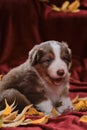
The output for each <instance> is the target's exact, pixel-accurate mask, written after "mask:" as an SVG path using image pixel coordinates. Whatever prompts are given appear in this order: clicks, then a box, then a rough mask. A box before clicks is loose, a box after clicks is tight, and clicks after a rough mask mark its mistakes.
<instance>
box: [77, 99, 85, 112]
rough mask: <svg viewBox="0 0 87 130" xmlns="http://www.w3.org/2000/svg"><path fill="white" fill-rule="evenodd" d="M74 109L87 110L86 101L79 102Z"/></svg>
mask: <svg viewBox="0 0 87 130" xmlns="http://www.w3.org/2000/svg"><path fill="white" fill-rule="evenodd" d="M74 109H75V110H76V111H83V110H86V106H85V102H84V101H79V102H78V103H76V104H74Z"/></svg>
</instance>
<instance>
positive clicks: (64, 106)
mask: <svg viewBox="0 0 87 130" xmlns="http://www.w3.org/2000/svg"><path fill="white" fill-rule="evenodd" d="M60 101H61V102H62V106H60V107H58V112H59V113H63V112H64V111H66V110H68V109H69V110H70V109H73V106H72V103H71V100H70V98H69V97H61V100H60Z"/></svg>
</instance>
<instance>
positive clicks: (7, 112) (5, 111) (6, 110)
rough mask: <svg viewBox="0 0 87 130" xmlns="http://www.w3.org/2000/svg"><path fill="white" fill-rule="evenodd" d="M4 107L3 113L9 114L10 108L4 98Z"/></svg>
mask: <svg viewBox="0 0 87 130" xmlns="http://www.w3.org/2000/svg"><path fill="white" fill-rule="evenodd" d="M5 105H6V107H5V109H4V111H3V113H2V114H3V115H9V114H10V113H11V112H12V108H11V107H10V106H9V105H8V103H7V100H6V99H5Z"/></svg>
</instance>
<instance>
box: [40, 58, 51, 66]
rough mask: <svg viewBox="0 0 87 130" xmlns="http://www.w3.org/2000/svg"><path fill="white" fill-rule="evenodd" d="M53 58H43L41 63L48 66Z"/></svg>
mask: <svg viewBox="0 0 87 130" xmlns="http://www.w3.org/2000/svg"><path fill="white" fill-rule="evenodd" d="M51 61H52V59H51V58H48V59H43V60H42V61H41V63H42V64H43V65H45V66H48V65H49V64H50V63H51Z"/></svg>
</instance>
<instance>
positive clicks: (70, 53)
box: [61, 42, 72, 69]
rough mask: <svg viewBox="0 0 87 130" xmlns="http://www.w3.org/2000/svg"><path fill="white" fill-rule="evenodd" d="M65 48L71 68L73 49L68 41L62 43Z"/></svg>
mask: <svg viewBox="0 0 87 130" xmlns="http://www.w3.org/2000/svg"><path fill="white" fill-rule="evenodd" d="M61 45H62V48H63V50H65V55H66V56H67V59H68V63H69V64H68V67H69V69H70V68H71V64H72V52H71V49H70V48H69V46H68V44H67V43H66V42H62V43H61Z"/></svg>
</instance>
